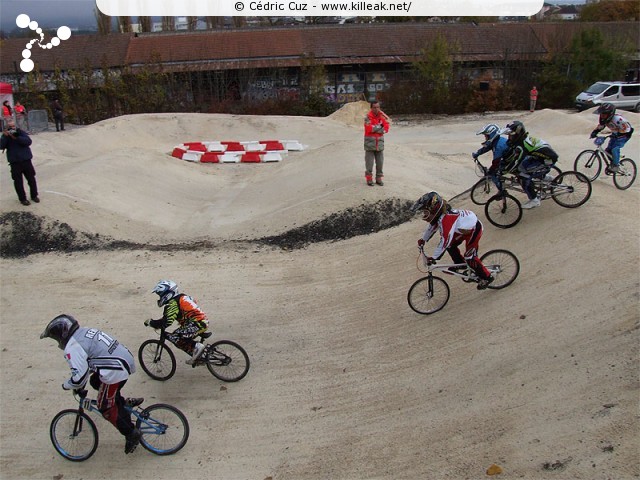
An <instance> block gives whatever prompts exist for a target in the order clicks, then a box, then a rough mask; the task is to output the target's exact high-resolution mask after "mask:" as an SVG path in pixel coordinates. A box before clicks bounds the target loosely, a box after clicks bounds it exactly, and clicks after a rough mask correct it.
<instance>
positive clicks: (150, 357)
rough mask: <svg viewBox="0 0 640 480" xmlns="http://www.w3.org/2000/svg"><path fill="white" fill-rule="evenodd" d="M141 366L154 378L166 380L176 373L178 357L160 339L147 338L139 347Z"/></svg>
mask: <svg viewBox="0 0 640 480" xmlns="http://www.w3.org/2000/svg"><path fill="white" fill-rule="evenodd" d="M138 360H139V361H140V366H141V367H142V369H143V370H144V371H145V373H146V374H147V375H149V376H150V377H151V378H153V379H154V380H160V381H165V380H169V379H170V378H171V377H173V374H174V373H176V357H175V356H174V355H173V352H172V351H171V350H170V349H169V347H167V346H166V345H165V344H164V343H162V342H161V341H160V340H146V341H145V342H143V343H142V345H140V348H139V349H138Z"/></svg>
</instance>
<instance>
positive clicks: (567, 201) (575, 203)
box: [551, 172, 591, 208]
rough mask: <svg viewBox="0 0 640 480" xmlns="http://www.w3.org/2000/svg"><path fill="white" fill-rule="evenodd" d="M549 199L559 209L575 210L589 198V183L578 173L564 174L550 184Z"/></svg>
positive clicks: (585, 177)
mask: <svg viewBox="0 0 640 480" xmlns="http://www.w3.org/2000/svg"><path fill="white" fill-rule="evenodd" d="M551 197H552V198H553V200H554V202H556V203H557V204H558V205H560V206H561V207H565V208H577V207H579V206H580V205H584V204H585V203H587V200H589V198H590V197H591V181H590V180H589V179H588V178H587V176H586V175H584V174H582V173H580V172H564V173H561V174H560V175H558V176H557V177H556V178H555V179H554V180H553V181H552V182H551Z"/></svg>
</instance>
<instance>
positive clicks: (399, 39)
mask: <svg viewBox="0 0 640 480" xmlns="http://www.w3.org/2000/svg"><path fill="white" fill-rule="evenodd" d="M594 26H597V27H598V28H599V29H601V30H602V31H603V33H605V35H610V34H611V35H612V34H613V33H614V32H615V34H617V35H619V34H623V35H626V36H628V38H630V39H634V38H635V40H636V42H637V39H638V38H640V24H638V22H619V23H618V22H616V23H613V22H612V23H598V24H589V23H580V22H557V23H536V22H527V23H496V24H484V23H481V24H479V25H474V24H468V23H466V24H437V23H386V24H350V25H316V26H303V27H284V28H282V27H279V28H278V27H274V28H246V29H225V30H208V31H195V32H180V33H176V32H171V33H156V34H140V35H138V36H135V35H132V34H111V35H106V36H101V35H72V37H71V38H70V39H69V40H66V41H64V42H62V43H61V45H60V46H58V47H54V48H52V49H47V50H43V49H40V48H37V47H36V48H34V49H32V52H33V55H32V59H33V60H34V62H35V63H36V64H37V65H38V68H39V69H40V71H43V72H44V71H51V70H53V69H54V68H55V64H56V62H58V63H59V65H60V67H61V68H62V69H81V68H83V67H84V66H85V64H87V62H88V64H89V65H90V66H92V67H93V68H101V67H102V66H104V65H108V66H112V67H118V66H122V65H131V66H132V67H134V68H135V67H136V66H140V65H143V64H146V63H149V62H156V61H160V62H161V63H162V64H163V68H164V70H165V71H188V70H223V69H245V68H265V67H288V66H299V65H300V62H301V57H302V55H307V56H309V55H312V54H313V56H314V57H315V59H316V62H318V63H322V64H325V65H336V64H383V63H403V62H411V61H413V60H415V59H416V58H417V56H418V54H419V51H420V50H421V49H423V48H425V47H428V46H429V44H430V43H431V42H433V41H434V39H435V38H436V36H437V35H443V36H444V37H445V38H446V39H447V42H448V43H449V45H457V46H458V53H457V54H456V55H455V59H456V60H458V61H502V60H504V59H505V58H508V59H510V60H517V59H523V58H526V59H539V58H543V57H545V56H546V55H547V54H548V53H549V52H550V51H555V50H557V49H558V48H567V46H568V44H569V40H570V38H571V35H573V34H574V33H575V32H577V31H578V30H579V29H584V28H593V27H594ZM25 44H26V39H8V40H5V41H3V42H2V44H1V48H0V73H3V74H12V73H16V71H17V68H18V67H17V65H18V64H19V62H20V60H22V50H23V49H24V48H25ZM14 62H16V63H15V64H14Z"/></svg>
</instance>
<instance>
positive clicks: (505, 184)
mask: <svg viewBox="0 0 640 480" xmlns="http://www.w3.org/2000/svg"><path fill="white" fill-rule="evenodd" d="M475 162H476V164H477V165H478V168H479V169H480V170H481V171H482V172H484V178H485V180H486V181H488V182H493V178H492V177H491V176H490V175H489V173H488V172H489V169H488V168H487V167H485V166H484V165H482V163H480V161H479V160H478V159H475ZM517 165H518V162H515V163H514V164H513V165H512V166H511V168H510V169H509V170H508V171H504V172H502V174H501V175H500V176H499V177H498V180H499V181H500V183H501V184H502V190H503V191H504V190H512V191H514V192H518V193H525V194H526V192H525V191H524V188H522V183H521V181H522V175H521V174H520V172H519V171H518V167H517ZM543 171H544V172H545V177H542V178H540V177H532V178H531V181H532V182H533V185H534V188H535V190H536V192H538V193H539V194H540V197H541V199H542V200H544V199H547V198H551V196H552V195H551V192H550V189H549V186H550V185H551V182H552V181H553V179H551V178H546V177H547V175H549V173H550V171H551V170H550V167H549V168H547V167H546V166H545V167H540V168H538V169H537V170H536V171H534V172H533V173H536V172H543ZM556 187H557V186H556Z"/></svg>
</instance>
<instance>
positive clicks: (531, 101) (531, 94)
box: [529, 85, 538, 112]
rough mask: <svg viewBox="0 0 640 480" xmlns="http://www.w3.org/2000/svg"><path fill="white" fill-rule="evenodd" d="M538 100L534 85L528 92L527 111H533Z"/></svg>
mask: <svg viewBox="0 0 640 480" xmlns="http://www.w3.org/2000/svg"><path fill="white" fill-rule="evenodd" d="M537 101H538V90H537V89H536V86H535V85H534V86H533V88H531V91H530V92H529V111H530V112H533V111H534V110H535V109H536V102H537Z"/></svg>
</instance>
